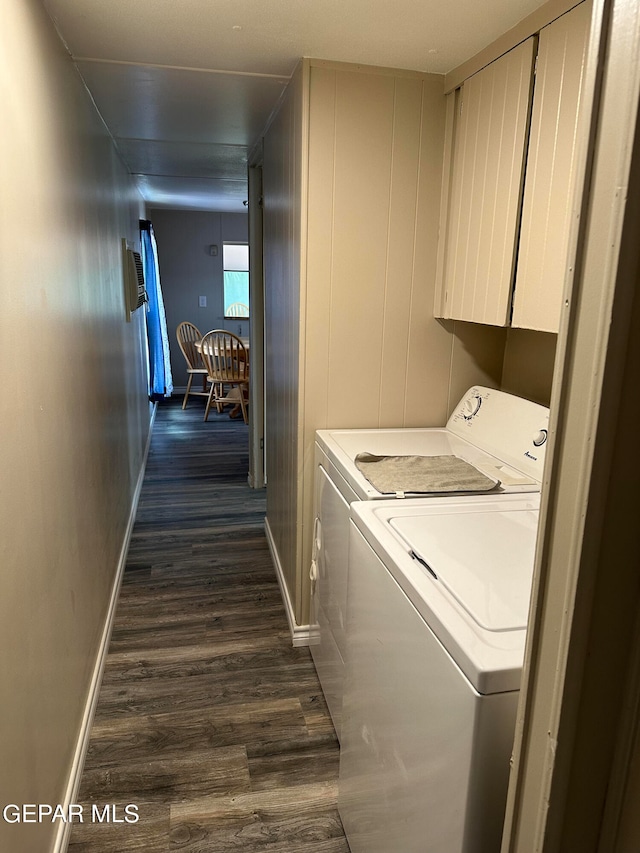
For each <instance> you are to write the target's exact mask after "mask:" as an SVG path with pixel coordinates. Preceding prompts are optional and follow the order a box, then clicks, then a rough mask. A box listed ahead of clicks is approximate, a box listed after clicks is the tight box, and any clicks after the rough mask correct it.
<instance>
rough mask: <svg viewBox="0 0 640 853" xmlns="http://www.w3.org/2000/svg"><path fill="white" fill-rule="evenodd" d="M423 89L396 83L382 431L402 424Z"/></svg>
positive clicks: (416, 82) (404, 81) (407, 82)
mask: <svg viewBox="0 0 640 853" xmlns="http://www.w3.org/2000/svg"><path fill="white" fill-rule="evenodd" d="M422 89H423V81H422V80H420V79H418V80H415V79H403V78H396V80H395V88H394V105H393V136H392V148H391V185H390V196H389V220H388V228H387V263H386V269H385V290H384V301H383V307H382V311H383V314H382V335H381V341H380V343H381V345H382V361H381V364H380V380H379V384H380V398H379V399H380V403H379V411H378V426H381V427H384V426H395V425H396V424H398V423H401V422H404V409H405V398H406V394H407V379H406V376H407V362H408V358H409V331H410V317H411V296H412V291H413V287H414V265H415V248H416V213H417V204H418V186H419V184H418V177H419V174H420V128H421V124H422ZM421 284H422V283H421ZM418 286H420V285H418ZM423 286H424V285H423Z"/></svg>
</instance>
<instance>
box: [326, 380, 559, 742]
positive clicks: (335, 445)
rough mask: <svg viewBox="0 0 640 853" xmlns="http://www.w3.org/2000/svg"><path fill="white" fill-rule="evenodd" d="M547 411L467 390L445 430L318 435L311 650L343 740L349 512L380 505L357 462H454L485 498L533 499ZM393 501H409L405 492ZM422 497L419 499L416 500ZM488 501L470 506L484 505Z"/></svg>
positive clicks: (380, 495)
mask: <svg viewBox="0 0 640 853" xmlns="http://www.w3.org/2000/svg"><path fill="white" fill-rule="evenodd" d="M548 421H549V410H548V409H547V408H546V407H544V406H540V405H538V404H536V403H532V402H530V401H529V400H523V399H522V398H520V397H515V396H513V395H511V394H505V393H504V392H501V391H496V390H494V389H491V388H485V387H481V386H476V387H473V388H470V389H469V391H468V392H467V393H466V394H465V395H464V397H463V398H462V400H461V401H460V403H459V404H458V405H457V406H456V408H455V410H454V411H453V414H452V415H451V417H450V418H449V420H448V422H447V424H446V426H445V427H442V428H428V429H349V430H343V429H335V430H319V431H318V432H317V433H316V442H315V484H314V486H315V495H314V512H315V523H314V537H313V555H312V564H311V623H312V626H311V639H310V647H311V654H312V657H313V661H314V663H315V666H316V670H317V672H318V676H319V679H320V683H321V685H322V690H323V692H324V695H325V698H326V700H327V705H328V707H329V710H330V712H331V717H332V719H333V723H334V726H335V729H336V733H337V735H338V738H340V737H341V725H342V694H343V683H344V660H345V654H346V635H345V627H346V613H347V582H348V552H349V507H350V505H351V504H352V503H353V502H354V501H369V500H382V499H384V498H389V494H383V493H382V492H380V491H378V490H377V489H376V488H375V487H374V486H373V485H372V484H371V483H370V482H369V481H368V480H367V479H366V478H365V476H364V475H363V474H362V472H361V471H360V470H359V468H358V467H357V465H356V463H355V457H356V456H357V455H358V454H360V453H363V452H368V453H372V454H378V455H421V456H435V455H454V456H457V457H459V458H461V459H463V460H465V461H466V462H469V463H470V464H471V465H473V466H474V467H475V468H477V469H478V470H480V471H481V472H483V473H485V474H486V475H487V476H489V477H491V478H493V479H495V480H498V481H499V482H500V485H499V486H498V487H497V490H496V492H494V493H492V494H491V497H492V498H493V499H495V498H496V497H500V498H501V497H503V496H504V495H507V494H510V493H520V492H538V491H539V489H540V481H541V479H542V470H543V463H544V451H545V442H546V437H547V428H548ZM397 497H402V498H409V499H414V498H417V497H418V495H416V494H413V493H411V492H406V493H402V494H401V495H400V494H398V495H397ZM422 497H423V498H424V496H422ZM487 499H488V496H487V495H484V496H482V497H480V496H478V497H475V498H474V500H487Z"/></svg>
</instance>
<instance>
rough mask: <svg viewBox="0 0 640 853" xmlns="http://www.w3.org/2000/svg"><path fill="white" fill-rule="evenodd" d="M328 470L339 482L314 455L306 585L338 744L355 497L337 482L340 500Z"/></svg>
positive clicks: (314, 651)
mask: <svg viewBox="0 0 640 853" xmlns="http://www.w3.org/2000/svg"><path fill="white" fill-rule="evenodd" d="M327 469H328V471H329V473H331V474H332V475H333V477H334V478H335V480H336V481H339V480H340V479H341V478H340V475H339V474H337V472H336V471H335V469H333V466H332V465H331V464H330V463H328V462H327V460H326V457H325V456H324V454H323V453H322V452H321V451H320V450H319V449H317V450H316V480H315V503H316V505H315V516H316V538H317V541H318V552H317V569H316V571H317V580H316V582H315V584H313V583H312V585H311V615H312V619H314V621H315V624H314V630H313V631H312V641H311V644H310V650H311V656H312V658H313V662H314V664H315V667H316V671H317V673H318V678H319V679H320V684H321V686H322V692H323V693H324V695H325V699H326V701H327V706H328V708H329V712H330V714H331V719H332V720H333V725H334V728H335V730H336V734H337V736H338V739H340V737H341V720H342V691H343V681H344V656H345V650H346V635H345V625H346V619H347V577H348V568H349V503H350V502H351V501H353V500H355V498H356V495H355V493H354V492H353V491H352V490H351V489H350V488H349V486H348V485H347V484H346V483H345V482H344V481H342V482H341V483H340V486H341V487H342V490H343V491H345V492H346V497H345V496H343V494H342V493H341V491H340V489H339V488H338V487H337V486H336V483H335V482H334V481H333V480H332V479H331V477H330V476H329V474H328V472H327ZM331 469H333V470H331Z"/></svg>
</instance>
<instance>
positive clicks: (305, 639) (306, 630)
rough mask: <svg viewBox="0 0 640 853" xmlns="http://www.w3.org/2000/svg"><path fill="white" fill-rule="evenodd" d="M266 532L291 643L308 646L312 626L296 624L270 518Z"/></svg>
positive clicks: (266, 519) (266, 524) (265, 526)
mask: <svg viewBox="0 0 640 853" xmlns="http://www.w3.org/2000/svg"><path fill="white" fill-rule="evenodd" d="M264 530H265V533H266V536H267V542H268V544H269V551H270V552H271V559H272V560H273V565H274V566H275V569H276V577H277V578H278V585H279V586H280V593H281V595H282V601H283V603H284V609H285V612H286V614H287V621H288V623H289V630H290V631H291V641H292V643H293V645H294V646H308V645H309V641H310V638H311V626H310V625H298V624H297V622H296V617H295V611H294V609H293V605H292V603H291V596H290V595H289V590H288V589H287V582H286V581H285V579H284V572H283V571H282V564H281V562H280V557H279V555H278V550H277V548H276V543H275V542H274V540H273V535H272V533H271V528H270V527H269V519H268V518H265V520H264Z"/></svg>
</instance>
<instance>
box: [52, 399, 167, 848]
mask: <svg viewBox="0 0 640 853" xmlns="http://www.w3.org/2000/svg"><path fill="white" fill-rule="evenodd" d="M157 407H158V404H157V403H153V408H152V411H151V418H150V420H149V433H148V435H147V442H146V445H145V449H144V453H143V456H142V464H141V465H140V473H139V474H138V480H137V482H136V488H135V491H134V493H133V500H132V501H131V510H130V512H129V520H128V522H127V529H126V531H125V535H124V539H123V542H122V548H121V550H120V558H119V560H118V568H117V570H116V576H115V580H114V582H113V589H112V590H111V599H110V601H109V608H108V610H107V616H106V619H105V623H104V627H103V630H102V639H101V641H100V647H99V649H98V654H97V656H96V662H95V665H94V668H93V675H92V677H91V683H90V685H89V692H88V694H87V701H86V704H85V709H84V714H83V716H82V723H81V725H80V731H79V732H78V740H77V743H76V748H75V752H74V756H73V762H72V764H71V771H70V773H69V779H68V781H67V787H66V791H65V796H64V800H63V802H62V806H63V807H64V811H65V814H68V813H69V805H70V804H71V803H77V802H78V800H77V796H78V792H79V789H80V781H81V779H82V771H83V768H84V762H85V758H86V755H87V750H88V748H89V737H90V734H91V727H92V725H93V718H94V717H95V712H96V706H97V704H98V696H99V695H100V686H101V684H102V674H103V671H104V666H105V662H106V659H107V652H108V650H109V643H110V641H111V633H112V630H113V620H114V618H115V613H116V605H117V603H118V596H119V594H120V586H121V584H122V576H123V575H124V569H125V566H126V563H127V553H128V551H129V543H130V541H131V534H132V532H133V526H134V523H135V520H136V513H137V511H138V501H139V500H140V492H141V491H142V483H143V481H144V475H145V471H146V468H147V459H148V457H149V448H150V446H151V436H152V434H153V423H154V421H155V417H156V410H157ZM71 828H72V824H71V823H70V822H66V821H61V822H60V823H59V824H58V832H57V834H56V837H55V840H54V843H53V847H52V850H51V853H65V851H66V849H67V846H68V844H69V836H70V834H71Z"/></svg>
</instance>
